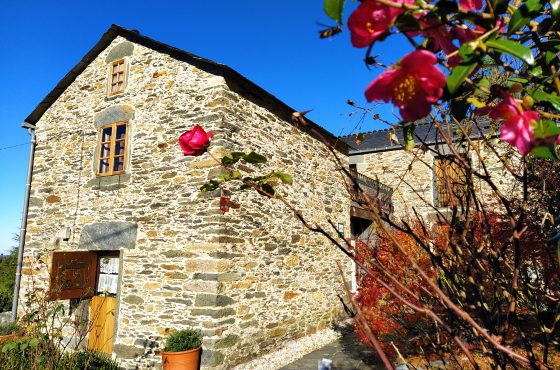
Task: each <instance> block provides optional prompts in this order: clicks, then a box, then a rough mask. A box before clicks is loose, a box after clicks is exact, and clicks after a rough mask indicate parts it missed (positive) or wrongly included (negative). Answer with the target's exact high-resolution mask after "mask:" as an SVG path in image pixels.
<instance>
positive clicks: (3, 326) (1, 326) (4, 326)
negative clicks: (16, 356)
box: [0, 322, 21, 335]
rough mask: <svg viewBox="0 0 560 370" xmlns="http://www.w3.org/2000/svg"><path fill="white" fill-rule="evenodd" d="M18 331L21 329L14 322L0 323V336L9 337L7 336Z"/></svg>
mask: <svg viewBox="0 0 560 370" xmlns="http://www.w3.org/2000/svg"><path fill="white" fill-rule="evenodd" d="M20 331H21V328H20V327H19V325H18V324H17V323H15V322H3V323H0V335H9V334H14V333H18V332H20Z"/></svg>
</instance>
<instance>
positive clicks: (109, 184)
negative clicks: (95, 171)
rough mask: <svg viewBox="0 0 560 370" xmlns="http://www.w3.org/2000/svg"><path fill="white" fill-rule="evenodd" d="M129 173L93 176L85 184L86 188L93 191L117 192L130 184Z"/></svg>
mask: <svg viewBox="0 0 560 370" xmlns="http://www.w3.org/2000/svg"><path fill="white" fill-rule="evenodd" d="M131 177H132V176H131V174H130V173H123V174H120V175H111V176H95V177H94V178H92V179H91V180H89V181H88V182H87V183H86V187H88V188H91V189H93V190H117V189H121V188H125V187H126V185H127V184H129V183H130V179H131Z"/></svg>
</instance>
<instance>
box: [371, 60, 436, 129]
mask: <svg viewBox="0 0 560 370" xmlns="http://www.w3.org/2000/svg"><path fill="white" fill-rule="evenodd" d="M436 61H437V58H436V56H435V55H434V53H432V52H431V51H428V50H416V51H413V52H412V53H410V54H408V55H406V56H405V57H404V58H403V59H402V60H401V61H400V63H399V64H398V65H397V66H396V67H393V68H390V69H388V70H386V71H385V72H383V73H381V74H380V75H379V76H377V78H376V79H375V80H373V81H372V82H371V83H370V84H369V85H368V87H367V88H366V99H367V100H368V102H371V101H380V100H383V101H384V102H388V101H389V100H391V101H392V102H393V104H394V105H396V106H397V107H398V108H399V112H400V114H401V116H402V118H403V119H405V120H409V121H412V120H415V119H419V118H422V117H425V116H427V115H428V113H430V110H431V109H432V104H433V103H435V102H437V101H438V99H439V98H440V97H441V94H442V93H443V87H444V86H445V75H444V74H443V72H442V71H441V70H440V69H439V68H437V67H436V66H435V64H436Z"/></svg>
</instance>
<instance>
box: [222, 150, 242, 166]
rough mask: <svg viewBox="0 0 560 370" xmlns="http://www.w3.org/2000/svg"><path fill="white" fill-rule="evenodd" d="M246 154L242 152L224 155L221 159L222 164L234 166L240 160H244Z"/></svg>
mask: <svg viewBox="0 0 560 370" xmlns="http://www.w3.org/2000/svg"><path fill="white" fill-rule="evenodd" d="M245 156H247V154H245V153H243V152H233V153H231V154H230V155H226V156H225V157H224V158H222V164H234V163H237V162H238V161H239V160H240V159H241V158H245Z"/></svg>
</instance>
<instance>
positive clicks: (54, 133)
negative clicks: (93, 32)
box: [19, 25, 351, 369]
mask: <svg viewBox="0 0 560 370" xmlns="http://www.w3.org/2000/svg"><path fill="white" fill-rule="evenodd" d="M293 112H294V110H293V109H291V108H290V107H288V106H286V105H285V104H284V103H282V102H281V101H279V100H278V99H276V98H275V97H274V96H272V95H270V94H269V93H267V92H266V91H264V90H263V89H262V88H260V87H258V86H257V85H255V84H254V83H252V82H250V81H249V80H247V79H246V78H244V77H243V76H241V75H240V74H238V73H237V72H235V71H233V70H232V69H230V68H229V67H227V66H225V65H222V64H218V63H215V62H212V61H209V60H206V59H204V58H201V57H198V56H195V55H192V54H190V53H187V52H185V51H182V50H179V49H176V48H173V47H171V46H169V45H166V44H163V43H160V42H158V41H155V40H152V39H150V38H148V37H145V36H143V35H140V34H139V33H138V32H136V31H131V30H127V29H125V28H122V27H119V26H115V25H113V26H112V27H111V28H110V29H109V30H108V31H107V32H106V33H105V34H104V35H103V37H102V38H101V39H100V40H99V42H98V43H97V44H96V45H95V46H94V47H93V48H92V49H91V50H90V51H89V52H88V53H87V54H86V55H85V56H84V58H83V59H82V60H81V61H80V62H79V63H78V64H77V65H76V66H75V67H74V68H72V70H71V71H70V72H69V73H68V74H67V75H66V76H65V77H64V78H63V79H62V80H61V81H60V82H59V83H58V85H57V86H56V87H55V88H54V89H53V90H52V91H51V92H50V93H49V94H48V95H47V96H46V97H45V98H44V99H43V101H42V102H41V103H40V104H39V105H38V106H37V107H36V109H35V110H34V111H33V112H32V113H31V114H30V115H29V117H27V119H26V121H25V126H26V127H31V128H33V129H34V130H35V132H36V145H35V151H34V160H33V172H32V182H31V188H30V196H29V206H28V213H27V229H26V235H25V238H24V240H25V242H24V243H25V248H24V264H23V269H22V280H21V281H22V287H21V291H20V295H19V302H20V303H19V314H20V315H21V314H23V313H24V312H25V309H26V302H25V296H26V292H28V290H29V289H30V288H31V283H32V282H33V284H35V287H36V288H37V287H39V288H43V289H45V290H48V291H49V297H50V299H57V300H59V301H61V302H64V304H65V305H66V307H67V308H68V310H69V312H71V315H77V316H80V319H81V320H82V321H84V322H89V325H91V328H92V329H91V331H89V334H88V335H87V337H88V338H85V339H84V340H83V341H82V342H81V345H84V346H86V345H87V346H88V347H89V348H93V349H96V350H99V351H103V352H106V353H108V354H112V355H114V356H115V357H117V358H118V359H119V361H120V362H121V364H122V365H123V366H124V367H125V368H152V367H159V366H161V360H160V357H159V356H157V352H158V349H161V341H162V338H163V337H165V335H166V334H167V333H168V332H169V330H172V329H180V328H184V327H195V328H200V329H201V330H202V332H203V334H204V352H203V368H207V369H212V368H216V369H218V368H220V369H222V368H230V367H232V366H234V365H236V364H239V363H242V362H244V361H246V360H248V359H251V358H253V357H255V356H257V355H259V354H262V353H265V352H268V351H271V350H274V349H275V348H277V347H278V346H280V345H281V344H283V343H286V342H287V341H289V340H291V339H295V338H298V337H301V336H304V335H308V334H312V333H315V332H317V331H319V330H321V329H323V328H326V327H327V326H328V325H329V324H330V323H331V322H332V321H334V320H336V319H337V318H338V317H340V315H341V312H342V307H341V305H340V301H339V298H338V297H337V294H339V293H340V292H342V288H341V279H340V276H339V274H338V272H337V268H336V264H335V261H341V262H342V263H343V265H344V266H346V267H347V269H348V271H349V270H350V264H349V261H348V259H346V258H345V257H344V256H343V255H342V253H340V252H339V251H338V250H336V248H334V247H333V246H332V245H330V243H329V242H328V241H327V240H326V239H325V238H323V237H322V236H319V235H318V234H314V233H311V232H309V231H307V230H306V229H305V228H304V227H303V226H302V224H301V222H300V221H299V220H298V219H297V218H296V217H295V216H294V215H293V213H291V212H290V211H289V210H287V209H286V207H285V206H283V205H282V204H281V203H280V202H277V201H273V200H270V199H267V198H264V197H262V196H259V195H258V194H256V193H255V192H241V193H235V194H234V195H232V197H233V198H232V199H233V200H235V201H237V202H239V203H241V208H240V209H236V210H232V211H230V212H227V213H223V212H221V211H220V209H219V198H220V192H219V191H214V192H208V193H206V194H204V195H202V196H201V194H200V190H199V188H200V186H201V185H202V184H204V183H205V182H207V181H208V180H209V179H210V178H213V177H215V176H216V175H219V174H220V173H221V168H220V166H218V165H217V164H216V162H215V161H214V160H213V159H212V158H210V157H209V156H208V155H203V156H200V157H184V156H183V155H182V153H181V151H180V148H179V146H178V145H177V139H178V137H179V136H180V135H181V134H182V133H183V132H185V131H187V130H190V129H191V128H192V127H193V126H194V125H195V124H200V125H202V126H203V127H204V129H206V130H211V131H213V132H214V135H215V136H214V140H213V142H212V145H211V148H210V151H211V153H212V154H213V155H214V156H216V157H221V156H223V155H226V154H228V153H229V152H231V151H239V150H247V151H250V150H254V151H256V152H258V153H260V154H263V155H265V156H266V157H267V158H268V159H269V161H268V163H267V164H266V165H265V166H264V168H263V166H253V165H250V164H246V165H244V166H245V167H244V170H246V171H249V172H253V173H257V172H258V171H263V173H264V172H267V171H269V170H270V169H282V170H283V171H284V172H287V173H289V174H291V175H292V177H293V185H292V186H284V187H281V188H280V190H281V192H282V193H283V194H285V196H286V199H287V200H288V201H289V202H290V203H291V204H293V205H294V206H295V207H296V208H297V209H298V210H300V211H301V212H302V214H303V216H304V217H305V218H306V219H307V220H308V221H309V222H311V223H314V224H320V225H323V226H324V227H325V228H329V227H330V226H329V221H331V222H334V223H335V224H338V226H339V230H338V231H339V235H338V236H336V237H337V238H340V237H349V236H350V234H349V233H350V227H349V226H350V207H351V204H350V199H349V195H348V192H347V190H346V186H345V184H344V181H342V178H341V176H340V175H339V171H338V168H339V167H338V166H339V165H338V164H337V162H336V161H335V160H334V159H333V158H332V156H331V154H330V152H329V149H328V148H327V146H326V145H325V143H324V142H323V140H326V141H327V142H328V143H330V145H332V146H333V147H335V148H336V150H337V151H338V152H339V153H340V157H341V158H342V160H343V162H344V161H346V160H347V150H348V147H347V145H346V144H345V143H343V142H341V141H340V140H338V139H337V138H335V137H334V136H333V135H331V134H330V133H328V132H327V131H325V130H324V129H322V128H321V127H319V126H318V125H316V124H314V123H313V122H308V123H307V125H304V126H301V127H300V126H298V125H297V124H295V123H293V122H292V121H291V119H290V117H291V114H292V113H293ZM286 148H290V150H289V151H287V150H286ZM345 226H346V227H345ZM38 261H39V262H43V263H44V264H45V265H46V266H47V267H48V268H42V269H38V268H34V267H36V266H40V265H38V264H37V263H38ZM84 298H85V300H84ZM68 330H70V329H68ZM70 331H71V330H70ZM67 334H68V336H70V335H71V333H70V334H69V333H68V332H67ZM68 340H69V339H68ZM73 340H74V341H76V340H75V338H74V339H73Z"/></svg>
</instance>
